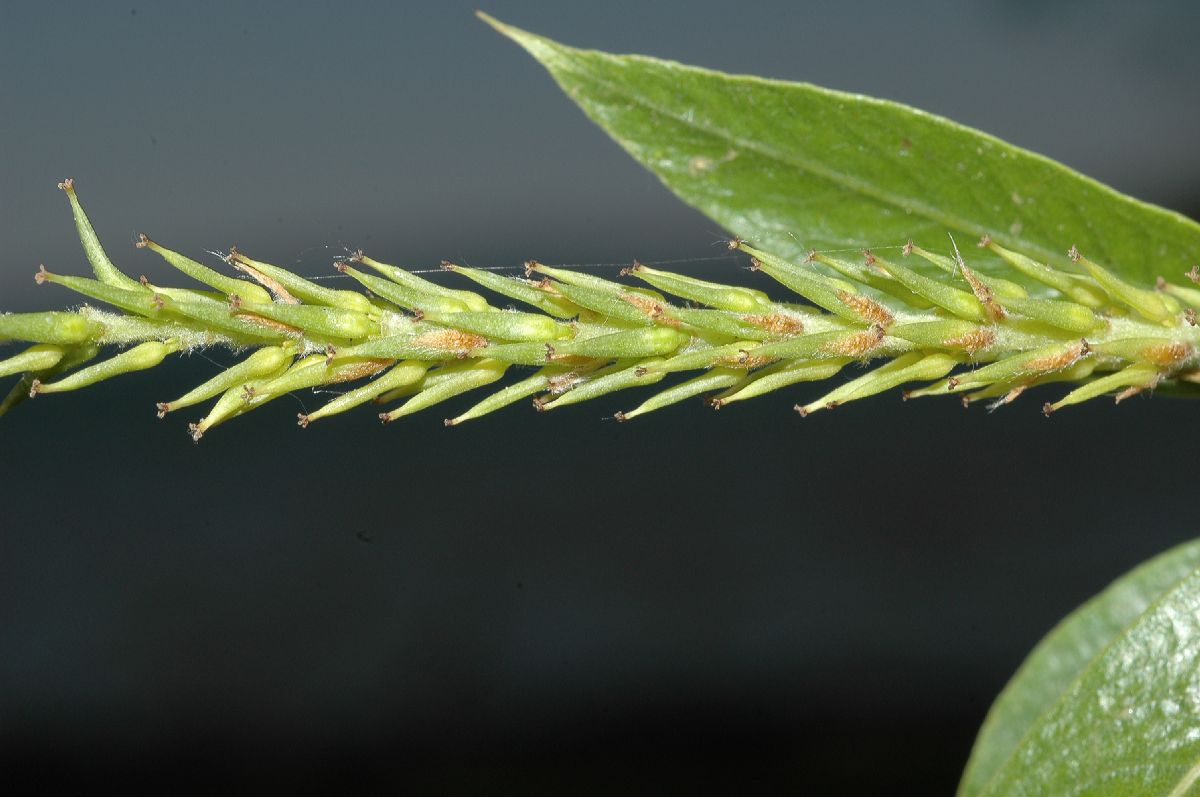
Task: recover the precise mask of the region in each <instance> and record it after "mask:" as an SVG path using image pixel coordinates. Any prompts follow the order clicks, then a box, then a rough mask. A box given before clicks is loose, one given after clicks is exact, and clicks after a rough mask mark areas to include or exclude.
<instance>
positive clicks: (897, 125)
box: [480, 14, 1200, 285]
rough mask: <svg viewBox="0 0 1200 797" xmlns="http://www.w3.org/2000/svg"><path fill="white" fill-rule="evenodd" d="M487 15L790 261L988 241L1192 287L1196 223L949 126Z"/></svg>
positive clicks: (843, 96) (576, 95)
mask: <svg viewBox="0 0 1200 797" xmlns="http://www.w3.org/2000/svg"><path fill="white" fill-rule="evenodd" d="M480 16H481V17H482V18H483V19H484V20H486V21H487V22H488V23H489V24H491V25H492V26H493V27H495V28H496V29H497V30H498V31H500V32H501V33H504V34H505V35H507V36H509V37H511V38H512V39H513V40H515V41H516V42H517V43H518V44H520V45H521V46H522V47H524V48H525V49H526V50H528V51H529V52H530V53H531V54H532V55H533V56H534V58H536V59H537V60H538V61H540V62H541V63H542V65H543V66H545V67H546V68H547V69H548V70H549V71H550V73H551V74H552V75H553V76H554V78H555V79H556V80H557V81H558V83H559V85H560V86H562V88H563V89H564V90H565V91H566V92H567V94H569V95H570V96H571V98H572V99H574V100H575V102H577V103H578V104H579V105H580V107H582V108H583V110H584V111H585V112H586V113H587V115H588V116H590V117H591V118H592V120H593V121H595V122H596V123H597V124H599V125H600V126H601V127H603V128H604V129H605V130H606V131H608V133H609V134H610V135H611V136H612V137H613V138H615V139H616V140H617V142H618V143H620V144H621V146H622V147H624V148H625V149H626V150H627V151H628V152H629V154H631V155H632V156H633V157H634V158H636V159H637V160H638V161H639V162H640V163H641V164H642V165H644V166H645V167H646V168H648V169H650V170H651V171H652V172H654V173H655V174H656V175H658V177H659V178H660V179H661V180H662V181H663V182H664V183H665V184H666V185H667V187H669V188H670V189H671V190H672V191H674V192H675V193H676V194H678V195H679V197H680V198H682V199H683V200H684V201H685V202H687V203H689V204H691V205H694V206H695V207H697V208H698V209H700V210H701V211H702V212H704V213H706V214H707V215H708V216H710V217H711V218H712V219H714V220H715V221H717V222H718V223H720V224H721V225H723V226H724V227H725V228H726V229H728V230H729V231H731V232H732V233H734V234H736V235H739V236H743V237H745V238H747V239H748V240H750V241H752V242H754V243H755V244H756V245H757V246H759V247H760V248H764V249H768V250H770V251H773V252H775V253H776V254H779V255H782V256H785V257H788V256H791V257H794V256H797V255H799V254H802V253H803V252H805V251H807V250H808V249H840V248H845V247H857V248H862V247H882V246H895V245H899V244H903V243H904V242H905V241H906V240H908V239H910V238H911V239H913V240H914V241H916V242H917V243H918V244H920V245H922V246H924V247H926V248H928V249H933V250H934V251H938V252H943V251H946V249H947V248H948V241H947V239H946V234H947V233H948V232H949V233H954V234H955V235H956V236H958V237H959V240H958V242H959V245H960V246H962V245H965V244H971V243H974V242H975V241H976V240H977V239H978V238H980V237H981V236H982V235H984V234H989V235H991V236H992V238H993V239H995V240H996V241H999V242H1000V243H1001V244H1003V245H1004V246H1005V247H1008V248H1010V249H1016V250H1018V251H1021V252H1024V253H1026V254H1028V255H1030V256H1033V257H1037V258H1040V259H1042V260H1051V261H1055V262H1057V263H1059V264H1063V263H1065V260H1066V257H1065V253H1066V251H1067V249H1068V248H1070V247H1071V246H1072V245H1075V246H1078V247H1079V250H1080V251H1081V252H1083V253H1084V254H1086V255H1087V256H1088V257H1090V258H1091V259H1092V260H1094V261H1096V262H1099V263H1103V264H1105V265H1106V266H1108V267H1110V268H1111V269H1112V270H1113V271H1114V272H1116V273H1118V274H1121V275H1122V276H1124V277H1126V278H1128V279H1131V280H1134V281H1136V282H1138V283H1140V284H1142V285H1148V284H1152V283H1153V282H1154V279H1155V277H1157V276H1160V275H1162V276H1164V277H1166V278H1167V279H1168V280H1169V281H1173V282H1178V281H1181V280H1182V275H1183V273H1184V272H1185V271H1186V270H1187V269H1188V268H1190V267H1191V266H1192V265H1193V264H1194V263H1195V262H1197V261H1198V260H1200V225H1197V224H1196V223H1195V222H1194V221H1192V220H1190V219H1188V218H1186V217H1184V216H1181V215H1179V214H1177V213H1173V212H1171V211H1168V210H1164V209H1162V208H1159V207H1156V206H1154V205H1149V204H1146V203H1143V202H1139V201H1137V200H1135V199H1132V198H1130V197H1127V196H1125V195H1123V194H1120V193H1117V192H1116V191H1114V190H1112V189H1111V188H1108V187H1106V186H1104V185H1101V184H1100V183H1098V182H1096V181H1094V180H1091V179H1089V178H1087V177H1084V176H1083V175H1080V174H1079V173H1077V172H1074V171H1072V170H1071V169H1068V168H1066V167H1065V166H1063V165H1061V164H1059V163H1056V162H1054V161H1052V160H1049V159H1047V158H1045V157H1042V156H1040V155H1036V154H1034V153H1031V152H1028V151H1027V150H1024V149H1020V148H1018V147H1014V146H1012V145H1010V144H1007V143H1005V142H1003V141H1000V140H999V139H996V138H994V137H993V136H990V135H987V134H985V133H981V132H979V131H977V130H972V129H970V128H968V127H964V126H962V125H959V124H956V123H955V122H951V121H949V120H947V119H943V118H941V117H938V116H934V115H931V114H928V113H924V112H922V111H918V110H915V109H913V108H909V107H907V106H904V105H901V104H898V103H895V102H888V101H886V100H879V99H874V98H871V97H864V96H862V95H857V94H847V93H843V92H838V91H830V90H828V89H822V88H818V87H816V86H812V85H808V84H804V83H787V82H781V81H775V80H764V79H762V78H757V77H747V76H740V75H739V76H733V75H726V74H722V73H719V72H713V71H710V70H706V69H698V68H695V67H690V66H684V65H681V64H677V63H674V62H671V61H663V60H659V59H656V58H648V57H645V56H636V55H610V54H607V53H602V52H596V51H594V50H578V49H575V48H572V47H567V46H564V45H562V44H558V43H557V42H554V41H551V40H549V39H546V38H543V37H541V36H537V35H534V34H532V33H528V32H526V31H523V30H520V29H518V28H514V27H511V26H509V25H505V24H503V23H501V22H498V21H497V20H494V19H492V18H491V17H488V16H487V15H485V14H481V15H480ZM1031 123H1036V120H1031ZM793 236H794V237H793ZM974 251H975V250H974V249H973V248H972V252H974ZM977 254H978V255H979V257H977V258H975V259H978V260H979V261H981V262H983V263H984V264H986V266H994V267H995V268H996V269H997V270H1001V271H1003V272H1005V273H1006V275H1011V276H1012V278H1013V279H1016V280H1019V281H1022V282H1023V283H1024V284H1026V285H1028V284H1029V282H1030V281H1029V280H1028V278H1026V277H1023V276H1021V275H1019V274H1015V273H1014V272H1011V271H1009V269H1008V268H1007V267H1005V266H1002V265H1001V263H1000V261H999V260H998V259H997V258H995V257H993V256H991V255H990V254H988V255H987V256H984V253H982V252H980V253H977ZM968 257H971V255H968Z"/></svg>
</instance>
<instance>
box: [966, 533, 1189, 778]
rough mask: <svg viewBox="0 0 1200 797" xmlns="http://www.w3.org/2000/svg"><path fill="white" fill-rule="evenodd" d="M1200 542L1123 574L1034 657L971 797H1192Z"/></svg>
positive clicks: (990, 732) (982, 741)
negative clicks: (1032, 796) (1085, 796)
mask: <svg viewBox="0 0 1200 797" xmlns="http://www.w3.org/2000/svg"><path fill="white" fill-rule="evenodd" d="M1198 567H1200V540H1196V541H1193V542H1190V543H1187V544H1185V545H1182V546H1179V547H1177V548H1175V549H1173V550H1171V551H1168V552H1167V553H1164V554H1162V555H1160V556H1158V557H1156V558H1155V559H1152V560H1150V561H1149V562H1147V563H1146V564H1143V565H1141V566H1140V567H1138V568H1136V569H1135V570H1133V571H1132V572H1130V573H1127V574H1126V575H1124V576H1122V577H1121V578H1120V579H1118V580H1117V581H1116V582H1114V583H1113V584H1112V585H1110V586H1109V587H1108V588H1107V589H1106V590H1104V592H1102V593H1100V594H1099V595H1098V596H1096V597H1095V598H1093V599H1092V600H1090V601H1089V602H1088V603H1086V604H1084V605H1083V606H1082V607H1081V608H1079V609H1078V610H1076V611H1075V612H1074V613H1073V614H1071V615H1070V616H1069V617H1067V618H1066V619H1065V620H1063V621H1062V622H1061V623H1059V625H1058V626H1057V627H1056V628H1055V629H1054V630H1053V631H1051V632H1050V633H1049V634H1048V635H1047V636H1046V638H1045V639H1043V640H1042V641H1041V643H1039V644H1038V646H1037V647H1036V648H1034V650H1033V652H1032V653H1031V654H1030V655H1029V657H1028V658H1027V659H1026V660H1025V662H1024V664H1022V665H1021V668H1020V669H1019V670H1018V671H1017V673H1016V675H1014V676H1013V679H1012V680H1011V681H1010V682H1009V684H1008V686H1006V687H1005V689H1004V691H1003V692H1002V693H1001V694H1000V697H999V698H997V700H996V702H995V703H994V704H993V706H992V708H991V711H990V712H989V713H988V717H987V720H986V721H985V722H984V724H983V727H982V728H981V729H980V732H979V736H978V738H977V739H976V740H975V747H974V749H973V750H972V752H971V758H970V761H969V762H968V763H967V768H966V771H965V773H964V774H963V779H962V782H961V784H960V785H959V792H958V793H959V795H961V796H962V797H976V795H1012V794H1054V795H1064V794H1138V795H1164V796H1165V795H1171V797H1175V796H1176V795H1182V794H1188V793H1192V792H1191V791H1189V788H1190V787H1192V786H1193V785H1194V784H1195V782H1196V779H1197V777H1198V776H1200V672H1198V671H1197V668H1198V666H1200V570H1197V568H1198Z"/></svg>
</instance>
